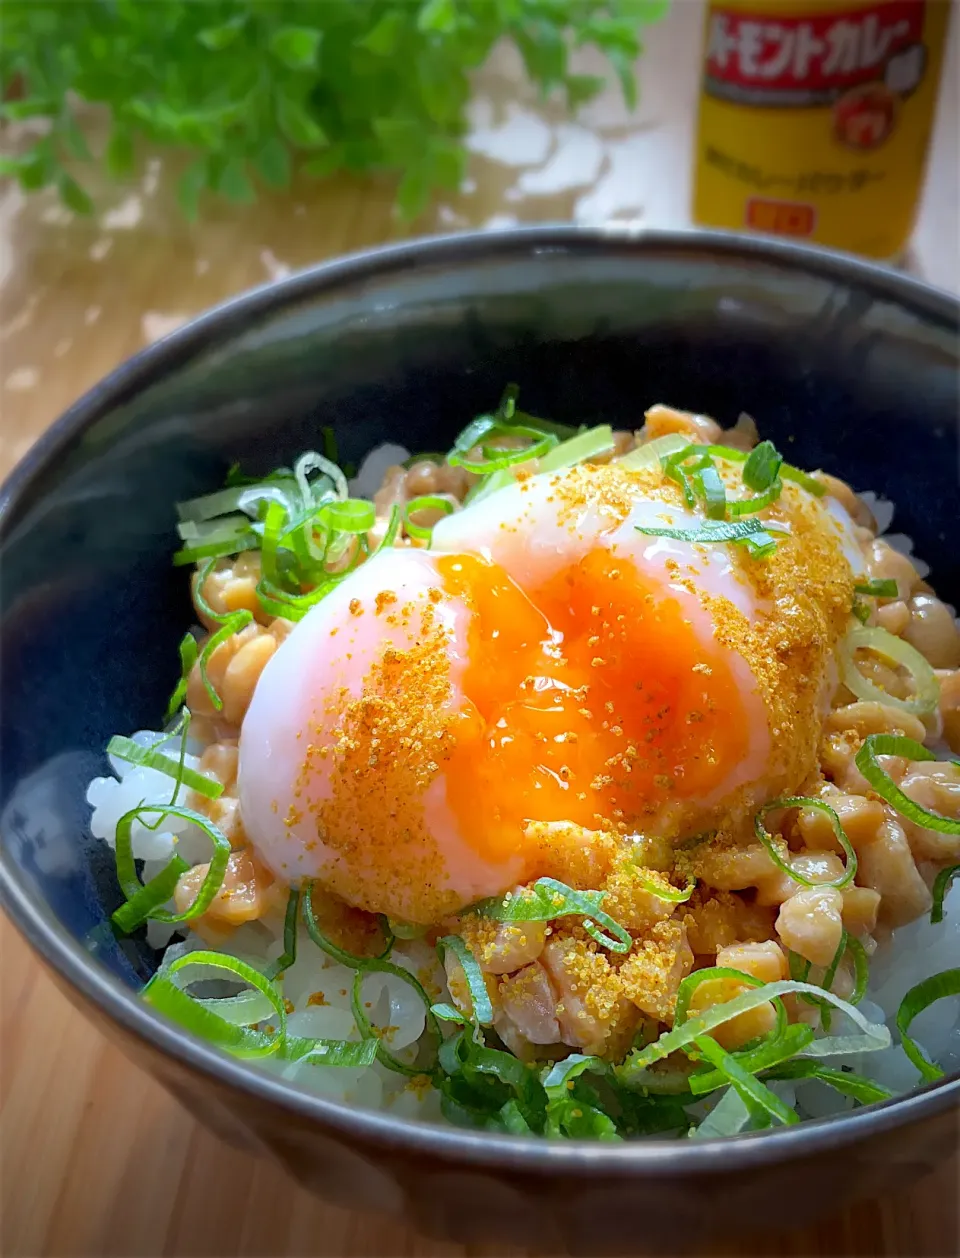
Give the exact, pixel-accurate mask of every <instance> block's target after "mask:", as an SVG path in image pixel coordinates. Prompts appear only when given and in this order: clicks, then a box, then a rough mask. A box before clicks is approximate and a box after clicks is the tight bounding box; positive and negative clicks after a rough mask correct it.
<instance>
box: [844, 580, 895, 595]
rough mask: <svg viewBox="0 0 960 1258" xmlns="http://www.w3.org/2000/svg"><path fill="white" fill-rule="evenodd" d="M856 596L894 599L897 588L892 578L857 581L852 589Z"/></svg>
mask: <svg viewBox="0 0 960 1258" xmlns="http://www.w3.org/2000/svg"><path fill="white" fill-rule="evenodd" d="M853 588H854V591H855V593H857V594H869V595H870V596H871V597H872V598H896V597H897V595H898V594H899V592H900V591H899V588H898V587H897V583H896V581H895V580H894V579H893V577H875V578H874V579H873V580H870V581H858V582H857V584H856V585H855V586H854V587H853Z"/></svg>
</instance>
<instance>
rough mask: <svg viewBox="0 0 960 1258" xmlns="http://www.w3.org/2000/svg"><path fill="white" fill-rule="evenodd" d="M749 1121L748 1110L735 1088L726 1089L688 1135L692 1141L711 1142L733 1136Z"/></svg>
mask: <svg viewBox="0 0 960 1258" xmlns="http://www.w3.org/2000/svg"><path fill="white" fill-rule="evenodd" d="M749 1121H750V1110H749V1109H748V1108H747V1105H746V1103H745V1102H744V1099H743V1097H742V1096H741V1095H740V1093H739V1092H738V1091H737V1090H736V1088H733V1087H730V1086H728V1087H727V1090H726V1092H724V1094H723V1096H721V1098H720V1100H719V1101H718V1102H717V1103H716V1105H715V1106H714V1107H713V1109H712V1110H711V1111H710V1113H709V1114H708V1115H707V1116H706V1118H705V1119H704V1120H703V1122H702V1123H700V1125H699V1126H698V1127H694V1128H693V1129H692V1130H691V1132H690V1135H691V1137H692V1138H693V1139H694V1140H713V1139H717V1138H719V1137H723V1136H735V1135H737V1134H738V1133H739V1132H741V1131H743V1129H744V1127H746V1125H747V1124H748V1123H749Z"/></svg>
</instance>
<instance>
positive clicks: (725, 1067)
mask: <svg viewBox="0 0 960 1258" xmlns="http://www.w3.org/2000/svg"><path fill="white" fill-rule="evenodd" d="M694 1043H695V1044H696V1046H697V1048H698V1049H699V1050H700V1052H701V1053H702V1054H703V1056H704V1057H705V1058H706V1059H707V1061H708V1062H710V1064H711V1065H712V1066H714V1067H715V1068H716V1069H717V1070H719V1071H720V1073H721V1074H722V1075H725V1076H726V1078H727V1079H728V1080H729V1082H730V1086H731V1087H733V1088H736V1090H737V1092H738V1093H739V1094H740V1096H741V1097H742V1099H743V1102H744V1104H745V1105H746V1106H747V1107H748V1108H749V1107H750V1106H759V1107H760V1109H762V1110H764V1111H765V1112H766V1113H767V1114H769V1115H770V1117H771V1118H774V1119H776V1121H777V1122H778V1123H781V1124H782V1125H783V1126H785V1127H786V1126H790V1125H791V1124H792V1123H798V1122H799V1121H800V1119H799V1117H798V1115H797V1114H796V1112H795V1111H794V1110H792V1109H791V1108H790V1106H789V1105H786V1104H784V1102H783V1101H781V1100H780V1098H779V1097H778V1096H777V1094H776V1093H775V1092H771V1090H770V1089H769V1088H768V1087H765V1086H764V1084H762V1083H761V1082H760V1080H759V1079H757V1078H755V1077H754V1076H753V1075H752V1074H750V1072H749V1071H748V1070H745V1069H744V1068H743V1066H741V1064H740V1063H739V1062H738V1061H737V1059H736V1058H735V1057H734V1056H733V1054H732V1053H728V1052H727V1051H726V1049H725V1048H722V1047H721V1045H719V1044H718V1043H717V1041H716V1040H715V1039H714V1038H713V1037H712V1036H711V1035H698V1036H697V1037H696V1039H695V1040H694Z"/></svg>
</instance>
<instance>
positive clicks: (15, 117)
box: [0, 96, 58, 122]
mask: <svg viewBox="0 0 960 1258" xmlns="http://www.w3.org/2000/svg"><path fill="white" fill-rule="evenodd" d="M57 109H58V105H57V100H56V97H54V96H29V97H27V98H26V99H24V100H7V101H2V102H0V118H8V119H9V120H10V121H11V122H19V121H20V120H21V119H22V118H41V117H44V116H46V115H50V114H55V113H56V112H57Z"/></svg>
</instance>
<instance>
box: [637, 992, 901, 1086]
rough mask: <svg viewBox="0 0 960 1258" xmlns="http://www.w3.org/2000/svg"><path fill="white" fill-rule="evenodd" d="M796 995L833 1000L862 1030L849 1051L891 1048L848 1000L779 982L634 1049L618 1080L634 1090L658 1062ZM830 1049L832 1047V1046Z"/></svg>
mask: <svg viewBox="0 0 960 1258" xmlns="http://www.w3.org/2000/svg"><path fill="white" fill-rule="evenodd" d="M742 977H743V976H741V978H742ZM794 993H797V994H802V993H806V994H808V995H811V996H821V997H823V999H825V1000H829V1002H830V1003H831V1004H832V1005H835V1006H836V1007H837V1008H838V1009H840V1010H842V1011H843V1012H844V1013H845V1014H846V1015H847V1017H849V1018H850V1019H851V1020H852V1021H853V1022H854V1023H855V1024H856V1025H857V1026H858V1027H859V1028H860V1030H861V1031H862V1032H863V1035H862V1036H858V1037H856V1039H855V1041H854V1040H853V1039H852V1037H847V1039H848V1048H847V1051H851V1052H852V1051H868V1050H869V1051H874V1050H876V1049H881V1048H888V1047H889V1045H890V1033H889V1031H888V1030H887V1028H886V1027H885V1026H878V1025H876V1024H875V1023H872V1022H869V1021H868V1020H867V1019H866V1018H865V1017H864V1016H863V1014H862V1013H860V1011H859V1010H858V1009H855V1008H854V1007H853V1005H850V1004H848V1003H847V1002H846V1001H845V1000H841V999H840V997H839V996H837V995H835V994H834V993H833V992H824V991H823V990H822V988H819V987H813V986H811V985H810V984H809V983H798V982H795V981H793V980H788V979H779V980H778V981H777V982H775V983H764V984H763V985H762V986H761V987H757V988H755V989H753V990H751V991H748V992H743V993H742V994H741V995H739V996H736V997H734V999H733V1000H728V1001H726V1002H725V1003H724V1004H722V1005H713V1006H711V1007H710V1008H709V1009H705V1010H704V1011H703V1012H702V1013H699V1014H696V1015H695V1016H694V1017H692V1018H688V1019H687V1021H686V1022H684V1023H683V1024H682V1025H681V1026H678V1027H674V1028H673V1030H672V1031H665V1032H664V1033H663V1034H662V1035H661V1036H660V1037H659V1038H658V1039H656V1040H654V1041H653V1043H652V1044H648V1045H646V1047H644V1048H642V1049H634V1050H633V1052H631V1053H630V1054H629V1056H628V1057H627V1058H626V1060H625V1061H624V1062H623V1064H622V1065H621V1066H618V1067H617V1068H616V1074H617V1077H618V1078H619V1079H620V1081H621V1082H622V1083H624V1084H626V1085H628V1086H630V1085H631V1080H632V1078H633V1076H634V1075H635V1074H636V1073H637V1072H638V1071H639V1070H641V1069H642V1068H643V1067H645V1066H649V1065H651V1064H652V1063H653V1062H655V1061H660V1060H662V1059H663V1058H664V1057H669V1055H670V1054H671V1053H673V1052H676V1051H677V1049H680V1048H685V1046H686V1045H688V1044H692V1043H693V1042H694V1040H695V1039H696V1037H697V1036H698V1035H707V1034H709V1033H710V1032H711V1031H712V1030H713V1029H714V1028H715V1027H718V1026H719V1025H720V1023H721V1022H727V1021H729V1020H730V1019H731V1018H735V1017H737V1015H738V1014H741V1013H749V1012H750V1010H751V1009H756V1008H757V1007H758V1006H760V1005H763V1004H766V1003H767V1002H768V1001H772V1000H774V999H775V998H777V997H780V996H789V995H791V994H794ZM821 1043H822V1041H816V1040H815V1041H814V1042H813V1044H811V1046H810V1048H809V1049H807V1050H806V1053H807V1055H808V1056H812V1055H813V1053H812V1051H811V1050H812V1049H814V1048H815V1047H817V1046H818V1045H820V1044H821ZM850 1043H855V1045H856V1047H855V1048H854V1047H850V1046H849V1045H850ZM830 1046H831V1047H832V1042H831V1043H830Z"/></svg>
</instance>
